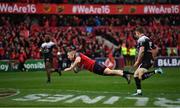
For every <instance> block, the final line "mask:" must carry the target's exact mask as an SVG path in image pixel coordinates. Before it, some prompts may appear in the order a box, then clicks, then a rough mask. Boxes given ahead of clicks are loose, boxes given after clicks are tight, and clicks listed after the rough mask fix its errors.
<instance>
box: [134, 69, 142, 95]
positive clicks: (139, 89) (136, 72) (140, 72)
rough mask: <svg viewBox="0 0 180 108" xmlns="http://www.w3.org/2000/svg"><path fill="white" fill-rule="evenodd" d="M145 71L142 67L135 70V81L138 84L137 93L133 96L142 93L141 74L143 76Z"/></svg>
mask: <svg viewBox="0 0 180 108" xmlns="http://www.w3.org/2000/svg"><path fill="white" fill-rule="evenodd" d="M142 73H143V70H142V69H141V68H138V69H137V70H136V71H135V72H134V81H135V84H136V89H137V90H136V93H134V94H133V96H136V95H142V90H141V79H139V76H141V75H142Z"/></svg>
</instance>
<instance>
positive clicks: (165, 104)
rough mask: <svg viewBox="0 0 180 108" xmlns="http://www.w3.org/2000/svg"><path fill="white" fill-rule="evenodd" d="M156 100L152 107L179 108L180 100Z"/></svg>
mask: <svg viewBox="0 0 180 108" xmlns="http://www.w3.org/2000/svg"><path fill="white" fill-rule="evenodd" d="M157 99H158V101H155V102H154V105H157V106H161V107H180V98H179V99H177V101H173V100H169V99H166V98H157ZM174 104H175V105H174Z"/></svg>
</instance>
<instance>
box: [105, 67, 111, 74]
mask: <svg viewBox="0 0 180 108" xmlns="http://www.w3.org/2000/svg"><path fill="white" fill-rule="evenodd" d="M104 74H106V75H109V74H112V71H111V70H110V69H109V68H106V69H105V70H104Z"/></svg>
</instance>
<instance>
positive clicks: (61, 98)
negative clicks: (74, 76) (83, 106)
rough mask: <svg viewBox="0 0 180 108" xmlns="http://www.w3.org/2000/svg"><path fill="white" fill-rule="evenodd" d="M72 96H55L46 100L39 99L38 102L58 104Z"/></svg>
mask: <svg viewBox="0 0 180 108" xmlns="http://www.w3.org/2000/svg"><path fill="white" fill-rule="evenodd" d="M73 96H74V95H59V94H56V95H54V96H52V97H47V98H46V99H39V100H38V101H40V102H58V101H62V100H65V99H68V98H71V97H73Z"/></svg>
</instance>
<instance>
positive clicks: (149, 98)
mask: <svg viewBox="0 0 180 108" xmlns="http://www.w3.org/2000/svg"><path fill="white" fill-rule="evenodd" d="M163 70H164V72H165V73H164V74H163V75H159V74H157V75H154V76H152V77H151V78H149V79H147V80H145V81H143V82H142V88H143V96H140V97H133V96H131V94H132V93H133V92H135V84H134V80H133V79H132V81H131V84H130V85H128V84H127V82H126V80H125V79H123V78H122V77H117V76H99V75H96V74H93V73H90V72H87V71H81V72H79V73H77V74H76V73H73V72H66V73H62V76H59V75H58V74H57V73H53V74H52V82H51V84H47V83H46V74H45V72H44V71H43V72H0V107H14V106H16V107H44V106H45V107H57V106H58V107H165V106H169V107H180V68H163ZM6 89H7V90H16V91H17V92H18V93H16V95H13V96H8V97H3V96H2V93H3V90H6Z"/></svg>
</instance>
